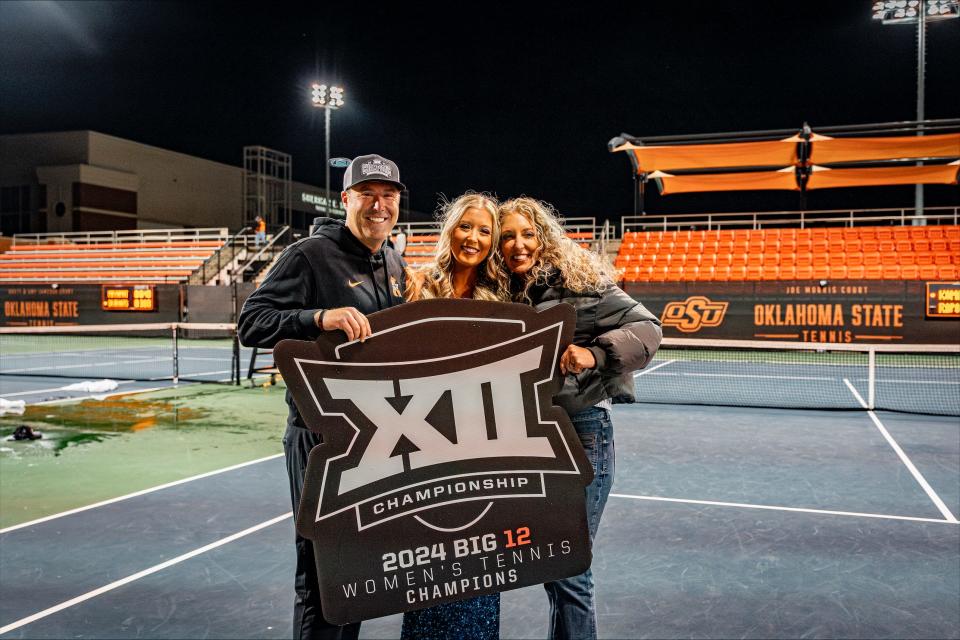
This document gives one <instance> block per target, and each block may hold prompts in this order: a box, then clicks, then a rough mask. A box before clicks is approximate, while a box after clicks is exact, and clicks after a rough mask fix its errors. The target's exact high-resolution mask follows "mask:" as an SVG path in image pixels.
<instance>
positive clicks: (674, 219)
mask: <svg viewBox="0 0 960 640" xmlns="http://www.w3.org/2000/svg"><path fill="white" fill-rule="evenodd" d="M922 219H923V220H925V221H926V224H953V225H955V224H960V207H926V208H925V209H924V216H923V218H922ZM916 220H917V218H915V217H914V209H913V208H912V207H908V208H903V209H825V210H820V211H756V212H741V213H678V214H670V215H649V214H648V215H642V216H623V217H622V218H621V219H620V237H621V238H622V237H623V234H624V233H628V232H631V231H670V230H681V229H697V230H701V231H712V230H714V229H732V228H740V229H763V228H765V227H799V228H801V229H803V228H806V227H809V226H834V227H837V226H844V227H853V226H876V225H878V224H879V225H883V224H890V225H909V224H913V223H914V222H915V221H916Z"/></svg>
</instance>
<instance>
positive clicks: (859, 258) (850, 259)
mask: <svg viewBox="0 0 960 640" xmlns="http://www.w3.org/2000/svg"><path fill="white" fill-rule="evenodd" d="M844 256H845V257H846V263H847V266H848V267H854V266H859V265H862V264H863V254H862V253H861V252H859V251H848V252H847V253H845V254H844Z"/></svg>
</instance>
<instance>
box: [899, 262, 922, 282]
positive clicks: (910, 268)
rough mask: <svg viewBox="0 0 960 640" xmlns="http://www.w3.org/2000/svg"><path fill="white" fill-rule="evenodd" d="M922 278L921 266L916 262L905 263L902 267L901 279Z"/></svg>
mask: <svg viewBox="0 0 960 640" xmlns="http://www.w3.org/2000/svg"><path fill="white" fill-rule="evenodd" d="M919 278H920V267H918V266H917V265H915V264H910V265H904V266H902V267H900V279H901V280H918V279H919Z"/></svg>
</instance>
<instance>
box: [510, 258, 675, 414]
mask: <svg viewBox="0 0 960 640" xmlns="http://www.w3.org/2000/svg"><path fill="white" fill-rule="evenodd" d="M547 282H548V284H540V283H534V284H533V285H531V286H530V289H529V290H528V291H527V295H528V296H529V298H530V302H531V303H532V304H533V306H534V307H536V309H537V310H538V311H542V310H544V309H548V308H550V307H552V306H554V305H557V304H560V303H566V304H569V305H571V306H572V307H573V308H574V309H576V311H577V327H576V330H575V331H574V336H573V343H574V344H575V345H577V346H578V347H585V348H587V349H590V351H591V352H593V357H594V358H596V360H597V366H596V367H595V368H593V369H587V370H585V371H583V372H581V373H579V374H572V373H569V374H567V376H566V379H565V380H564V382H563V388H562V389H561V390H560V393H558V394H557V395H556V396H554V400H555V401H556V403H557V404H558V405H559V406H561V407H563V408H564V409H565V410H566V411H567V413H568V414H569V415H573V414H575V413H577V412H579V411H582V410H583V409H586V408H587V407H590V406H593V405H595V404H597V403H598V402H600V401H602V400H605V399H607V398H610V399H611V400H612V401H613V402H615V403H630V402H635V401H636V397H635V395H634V387H633V372H634V371H637V370H638V369H642V368H644V367H645V366H647V363H648V362H650V360H651V359H652V358H653V355H654V354H655V353H656V352H657V348H658V347H659V346H660V339H661V337H662V332H661V330H660V320H658V319H657V317H656V316H655V315H653V314H652V313H650V312H649V311H647V309H646V307H644V306H643V305H642V304H640V303H639V302H637V301H636V300H634V299H633V298H631V297H630V296H628V295H627V294H626V293H624V291H623V290H622V289H621V288H620V287H617V286H615V285H610V286H609V287H607V288H606V289H605V290H604V291H603V292H602V293H590V292H584V293H575V292H573V291H571V290H570V289H567V288H566V287H564V286H563V280H562V277H561V276H560V274H559V273H557V272H556V271H555V272H553V273H551V274H550V275H549V276H548V279H547ZM513 284H515V285H518V284H519V283H516V282H515V283H513ZM514 291H518V289H517V288H515V289H514ZM518 301H519V300H518Z"/></svg>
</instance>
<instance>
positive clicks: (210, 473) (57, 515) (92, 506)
mask: <svg viewBox="0 0 960 640" xmlns="http://www.w3.org/2000/svg"><path fill="white" fill-rule="evenodd" d="M282 455H283V454H282V453H275V454H273V455H272V456H267V457H265V458H258V459H256V460H249V461H247V462H241V463H240V464H235V465H233V466H230V467H224V468H223V469H214V470H213V471H207V472H206V473H201V474H200V475H196V476H190V477H189V478H183V479H181V480H174V481H173V482H168V483H166V484H161V485H157V486H156V487H150V488H148V489H141V490H140V491H135V492H133V493H128V494H127V495H124V496H120V497H117V498H110V499H109V500H103V501H101V502H95V503H94V504H88V505H87V506H85V507H77V508H76V509H70V510H69V511H63V512H61V513H55V514H53V515H52V516H45V517H43V518H37V519H36V520H31V521H30V522H23V523H20V524H15V525H13V526H10V527H7V528H6V529H0V534H4V533H8V532H10V531H16V530H17V529H23V528H24V527H32V526H33V525H35V524H40V523H42V522H48V521H50V520H56V519H57V518H62V517H64V516H69V515H73V514H74V513H80V512H81V511H87V510H89V509H96V508H98V507H103V506H106V505H108V504H113V503H114V502H120V501H121V500H127V499H129V498H136V497H137V496H142V495H145V494H148V493H153V492H154V491H160V490H161V489H169V488H170V487H175V486H177V485H179V484H186V483H187V482H193V481H194V480H200V479H202V478H209V477H210V476H215V475H217V474H220V473H226V472H227V471H233V470H235V469H241V468H243V467H248V466H250V465H252V464H257V463H259V462H266V461H267V460H273V459H274V458H279V457H280V456H282ZM0 633H2V632H0Z"/></svg>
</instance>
